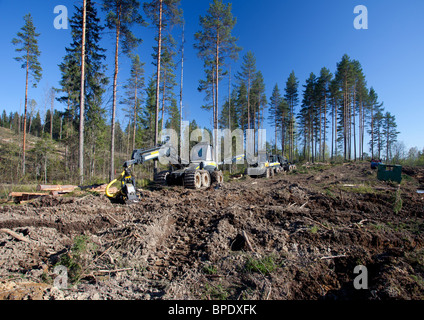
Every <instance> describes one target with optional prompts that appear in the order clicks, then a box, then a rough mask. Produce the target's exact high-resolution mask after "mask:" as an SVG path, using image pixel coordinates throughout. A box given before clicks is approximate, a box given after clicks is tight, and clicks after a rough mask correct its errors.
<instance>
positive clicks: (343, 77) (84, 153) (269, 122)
mask: <svg viewBox="0 0 424 320" xmlns="http://www.w3.org/2000/svg"><path fill="white" fill-rule="evenodd" d="M99 11H103V12H104V13H105V17H106V18H105V19H104V21H103V20H102V19H101V18H100V14H99ZM236 23H237V19H236V18H235V17H233V15H232V5H231V3H227V4H225V3H223V1H222V0H213V1H211V3H210V5H209V9H208V10H207V12H205V14H204V15H203V16H201V17H200V18H199V31H198V32H196V33H195V34H194V35H185V34H184V13H183V11H182V9H181V3H180V0H151V1H150V2H144V3H140V2H139V1H137V0H103V1H100V2H99V3H94V1H92V0H84V1H83V3H82V4H81V5H80V6H75V14H74V15H73V16H72V17H71V18H70V21H69V25H70V28H71V34H72V41H71V43H70V44H69V46H67V47H66V48H65V55H64V57H63V60H62V61H61V62H60V63H59V64H58V68H59V70H60V72H61V80H60V83H59V84H58V86H57V87H52V88H49V89H48V90H46V89H45V99H44V100H43V101H39V102H37V101H35V100H33V99H30V98H28V97H29V96H31V95H30V94H28V89H29V90H34V89H33V88H29V84H32V86H33V87H37V84H38V83H39V81H40V79H41V77H42V74H43V70H42V66H41V65H40V63H39V62H38V58H39V56H40V54H41V53H40V51H39V48H38V38H39V37H40V34H38V33H37V32H36V26H35V25H34V23H33V19H32V16H31V14H27V15H26V16H25V17H24V26H23V27H22V29H21V30H20V31H19V32H18V33H17V35H16V38H14V39H13V40H12V43H13V44H14V45H15V46H16V53H17V57H16V58H15V60H17V61H18V62H19V63H20V64H21V67H22V69H24V70H25V71H26V83H25V88H26V90H25V99H24V111H23V113H18V112H10V114H7V113H6V111H3V113H2V115H1V119H0V125H1V126H3V127H6V128H10V129H12V130H13V131H14V132H15V134H20V135H22V137H23V138H22V144H21V145H20V146H13V147H9V149H7V148H6V147H4V146H2V149H1V150H2V154H1V155H0V156H1V157H2V158H3V159H7V157H6V156H5V153H6V152H8V153H9V154H13V155H14V156H15V157H16V159H17V161H18V163H17V164H15V165H14V166H10V167H11V168H8V167H7V165H6V164H5V162H4V161H2V162H3V167H4V169H7V170H12V171H11V172H9V171H8V172H9V174H8V177H10V179H12V180H14V181H15V180H19V179H26V180H34V179H44V180H48V179H50V180H51V179H56V180H60V179H63V180H68V181H69V180H72V179H73V180H75V181H79V182H80V183H81V184H82V183H84V179H85V181H93V180H108V179H111V178H113V177H115V175H116V173H117V170H118V171H119V169H120V166H121V165H122V163H123V161H125V160H127V158H128V157H129V156H130V154H131V152H132V150H133V149H135V148H147V147H151V146H153V145H157V144H158V143H160V141H159V139H160V136H159V133H160V132H161V130H162V129H164V128H172V129H174V130H175V131H176V132H178V133H179V132H180V126H181V123H182V109H183V105H184V103H183V79H184V50H185V48H184V47H185V41H184V39H185V38H186V37H188V36H190V37H192V36H194V40H195V43H194V50H196V52H197V54H198V57H199V59H201V60H202V61H203V63H204V78H203V79H200V80H199V86H198V90H199V91H200V92H202V93H204V96H205V103H204V105H203V106H202V108H204V109H206V110H210V111H211V112H212V118H211V120H212V121H211V123H212V127H211V128H205V129H207V130H209V132H212V131H211V129H214V128H215V129H217V128H229V129H230V130H234V129H239V128H240V129H243V130H246V129H256V130H257V129H261V128H264V127H265V126H271V128H272V129H273V132H272V133H270V132H269V131H268V133H267V137H268V138H270V137H271V140H269V142H268V143H267V146H268V149H269V151H270V152H273V153H280V154H284V155H285V156H286V157H287V158H288V159H289V160H290V161H292V162H298V161H310V162H314V161H328V160H331V161H336V160H337V161H343V160H361V159H362V160H363V159H365V158H367V157H377V158H384V159H385V160H386V161H389V162H393V161H401V160H402V159H406V158H409V159H412V156H411V157H409V155H408V154H407V153H408V151H407V150H405V146H404V145H402V143H400V142H398V141H397V137H398V134H399V132H398V131H397V125H396V118H395V115H393V114H392V113H391V112H390V111H389V110H386V109H385V106H384V105H383V103H382V102H381V100H380V98H379V97H378V94H377V92H376V91H375V90H374V89H373V87H372V86H370V87H369V86H368V84H367V81H366V76H365V72H364V70H363V69H362V66H361V64H360V62H359V61H357V60H354V59H352V58H350V57H349V56H348V55H344V56H343V57H342V58H341V60H340V61H339V62H337V63H336V68H335V69H334V70H333V71H331V70H329V69H327V68H326V67H323V68H322V69H320V70H319V72H318V73H317V74H315V73H311V74H310V75H309V77H308V78H307V80H306V82H305V83H304V84H300V83H299V80H298V78H297V76H296V74H295V71H293V72H292V73H291V74H290V75H288V76H286V81H285V82H283V83H281V84H279V83H277V84H274V86H273V90H272V94H271V96H269V97H267V96H266V87H265V82H266V79H264V76H263V74H262V72H261V71H260V70H258V68H257V66H256V58H255V54H254V52H252V51H247V52H246V53H245V54H244V55H243V56H242V60H241V64H240V68H239V70H234V69H232V68H231V65H234V62H235V61H237V60H238V58H239V54H240V52H241V50H242V48H240V47H239V46H238V45H237V40H238V39H237V37H236V36H235V35H233V34H232V32H233V28H234V26H235V25H236ZM148 25H150V27H153V28H154V30H156V36H155V42H156V43H157V46H155V47H154V48H153V52H154V53H153V54H152V57H151V60H150V61H141V60H140V56H139V55H138V54H137V50H138V49H139V47H140V45H141V42H142V39H139V38H137V37H136V36H135V34H134V33H133V31H134V30H136V29H137V28H145V27H147V26H148ZM105 30H107V31H109V32H112V33H113V35H114V36H113V37H112V38H111V39H112V40H111V41H113V43H112V44H113V47H114V50H113V51H106V49H105V48H102V47H101V45H100V43H101V40H102V35H103V34H104V31H105ZM41 51H42V50H41ZM109 54H110V55H113V56H114V65H113V66H108V65H106V56H107V55H109ZM123 56H124V57H126V58H127V59H129V61H131V66H130V77H129V78H128V79H127V80H126V81H125V83H122V84H118V81H117V79H118V73H119V71H120V68H119V63H120V62H119V59H121V58H122V57H123ZM145 63H153V64H154V66H155V68H156V70H155V72H154V73H153V74H151V75H146V74H145V71H144V65H145ZM110 69H112V70H113V77H112V78H108V77H107V76H106V70H110ZM177 79H178V80H179V81H178V80H177ZM224 79H225V80H226V82H228V87H227V86H224V85H222V81H223V80H224ZM282 79H284V77H283V76H282ZM22 85H24V84H22ZM118 85H119V86H120V87H121V88H123V89H120V92H121V94H118V90H117V87H118ZM108 88H112V93H110V92H108ZM110 95H112V97H110ZM55 101H58V102H60V103H61V104H62V106H63V108H62V109H63V111H59V110H56V109H55V108H54V102H55ZM222 101H224V103H222ZM106 105H109V106H110V105H111V112H109V111H107V109H106ZM118 108H120V109H121V110H124V112H125V115H126V117H125V119H126V120H125V123H120V122H119V121H118V120H117V119H116V110H117V109H118ZM108 110H109V109H108ZM197 127H198V126H197V124H196V122H195V120H193V121H192V122H191V123H190V130H194V129H196V128H197ZM27 134H31V135H34V136H37V137H40V138H42V139H40V140H39V141H40V142H39V143H37V145H35V146H32V147H31V148H30V150H27V146H26V139H27V137H26V135H27ZM214 138H216V139H218V137H214ZM217 141H218V140H216V142H217ZM256 143H257V142H256ZM57 145H59V146H60V147H61V150H62V151H61V152H58V151H57V148H56V147H57ZM55 148H56V149H55ZM54 150H56V151H54ZM409 153H411V150H410V151H409ZM423 153H424V151H423V152H419V151H418V150H417V152H415V154H414V157H415V158H416V159H414V161H420V159H421V158H423ZM28 157H29V158H28ZM26 159H27V161H26ZM40 160H42V161H40ZM28 161H29V162H28ZM6 167H7V168H6ZM12 167H13V168H12ZM151 169H152V170H153V168H151ZM118 173H119V172H118ZM70 177H72V178H70Z"/></svg>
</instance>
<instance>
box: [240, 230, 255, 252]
mask: <svg viewBox="0 0 424 320" xmlns="http://www.w3.org/2000/svg"><path fill="white" fill-rule="evenodd" d="M242 234H243V238H244V240H245V241H246V243H247V246H248V247H249V249H250V251H253V252H254V251H255V250H253V247H252V244H251V243H250V240H249V237H248V236H247V234H246V232H245V231H244V230H243V232H242Z"/></svg>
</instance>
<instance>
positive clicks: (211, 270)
mask: <svg viewBox="0 0 424 320" xmlns="http://www.w3.org/2000/svg"><path fill="white" fill-rule="evenodd" d="M203 272H204V273H206V274H209V275H214V274H217V273H218V269H217V268H216V266H214V265H212V264H206V265H204V266H203Z"/></svg>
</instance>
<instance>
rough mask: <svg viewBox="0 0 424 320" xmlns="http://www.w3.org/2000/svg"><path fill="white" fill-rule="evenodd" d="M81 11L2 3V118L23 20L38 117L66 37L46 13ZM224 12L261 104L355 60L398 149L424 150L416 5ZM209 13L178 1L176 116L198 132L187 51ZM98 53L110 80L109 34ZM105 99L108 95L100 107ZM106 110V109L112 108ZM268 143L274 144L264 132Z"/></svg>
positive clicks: (347, 2)
mask: <svg viewBox="0 0 424 320" xmlns="http://www.w3.org/2000/svg"><path fill="white" fill-rule="evenodd" d="M98 2H100V1H98ZM81 3H82V1H81V0H80V1H69V0H38V1H33V0H20V1H12V0H0V30H1V32H0V44H1V50H0V70H1V72H0V83H1V85H0V111H1V110H3V109H5V110H6V111H7V112H8V113H9V112H10V111H19V110H20V104H21V103H22V107H21V112H23V100H24V89H25V72H24V70H23V69H20V66H19V63H17V62H16V61H14V60H13V57H14V56H16V54H15V51H14V50H15V47H14V46H13V45H12V44H11V40H12V38H13V37H15V36H16V33H17V32H18V31H19V29H20V28H21V27H22V25H23V16H24V15H25V14H26V13H28V12H31V14H32V16H33V18H34V23H35V26H36V28H37V31H38V32H39V33H41V36H40V38H39V48H40V51H41V53H42V54H41V57H40V62H41V65H42V67H43V79H42V81H41V82H40V83H39V85H38V87H37V88H36V89H33V88H30V89H29V98H32V99H35V100H36V101H37V103H38V107H39V108H40V110H41V111H43V109H44V105H43V101H44V99H45V98H44V97H45V91H46V90H47V89H48V88H49V87H51V86H58V81H59V80H60V72H59V69H58V64H60V63H61V61H62V58H63V56H64V55H65V47H66V46H68V45H69V43H70V41H71V35H70V33H71V31H70V29H68V30H56V29H55V28H54V26H53V21H54V18H55V17H56V15H55V14H54V13H53V10H54V7H55V6H57V5H65V6H66V7H67V8H68V11H69V12H68V14H69V17H71V16H72V14H73V13H74V11H75V10H74V8H73V6H74V4H77V5H81ZM232 3H233V14H234V16H236V17H237V25H236V27H235V29H234V31H233V35H235V36H236V37H238V38H239V40H238V45H239V46H241V47H242V48H243V51H242V52H241V53H240V58H239V60H238V61H237V62H232V63H231V64H232V70H233V72H235V71H237V70H238V69H239V66H240V62H241V57H242V56H243V55H244V54H245V53H246V52H247V51H248V50H251V51H252V52H253V53H254V54H255V56H256V60H257V69H258V70H261V71H262V73H263V75H264V79H265V83H266V90H267V97H269V96H270V95H271V92H272V89H273V87H274V85H275V84H278V85H279V87H280V89H283V88H284V86H285V81H286V79H287V77H288V76H289V74H290V72H291V71H292V70H294V71H295V73H296V76H297V77H298V79H299V81H300V90H302V89H303V88H302V85H303V84H304V83H305V80H306V78H307V77H308V76H309V74H310V73H311V72H314V73H315V74H319V71H320V69H321V68H322V67H327V68H329V69H330V70H331V71H332V72H334V71H335V69H336V64H337V62H339V61H340V60H341V57H342V56H343V55H344V54H345V53H347V54H348V55H349V56H350V57H351V58H353V59H356V60H359V61H360V63H361V64H362V67H363V69H364V72H365V75H366V78H367V83H368V86H369V87H370V86H373V87H374V88H375V90H376V92H377V93H378V95H379V98H380V100H381V101H383V102H384V106H385V108H386V110H387V111H390V112H391V113H392V114H394V115H395V116H396V119H397V123H398V130H399V131H401V134H400V136H399V140H400V141H403V142H404V143H405V144H406V146H407V147H408V148H409V147H413V146H417V147H418V148H419V149H423V148H424V140H423V139H422V138H423V133H422V131H423V130H422V126H423V119H424V105H423V104H424V102H423V101H424V100H423V99H422V92H424V90H423V84H424V83H423V80H422V75H423V74H424V59H423V57H424V41H423V36H424V19H423V18H422V17H423V16H422V12H424V1H422V0H405V1H402V2H400V1H395V0H342V1H341V0H320V1H317V0H263V1H257V0H234V1H232ZM357 5H365V6H366V7H367V8H368V30H356V29H355V28H354V26H353V21H354V19H355V17H356V15H355V14H354V13H353V10H354V7H355V6H357ZM208 6H209V1H208V0H182V8H183V10H184V18H185V20H186V57H185V70H184V105H185V112H184V114H183V115H184V118H185V120H189V121H190V120H193V119H195V120H196V121H197V122H198V123H199V124H200V125H202V126H209V125H210V122H211V113H210V112H206V111H203V110H201V109H200V106H201V105H202V103H203V98H204V96H203V94H201V93H199V92H198V91H197V87H198V81H199V79H202V78H203V76H204V75H203V70H202V66H203V63H202V61H201V60H200V59H198V58H197V53H196V51H195V50H194V49H193V43H194V37H193V35H194V33H195V32H196V31H198V30H199V16H200V15H204V14H205V12H206V10H207V9H208ZM99 12H101V11H100V10H99ZM101 16H102V17H104V14H103V13H101ZM176 31H177V30H176ZM136 34H137V35H138V36H140V37H141V38H143V43H142V45H141V46H140V48H139V50H138V53H139V54H140V56H141V59H142V60H143V61H144V62H145V63H146V66H145V71H146V78H149V77H150V76H151V75H152V74H153V72H154V67H153V65H152V64H151V62H152V58H151V53H152V49H151V48H152V46H153V45H154V41H153V38H154V30H153V29H151V28H149V27H148V28H139V29H138V30H136ZM102 45H103V47H104V48H106V49H107V50H108V51H107V56H108V58H107V63H108V76H110V77H111V78H112V76H113V54H114V51H113V45H114V43H113V37H112V35H111V34H110V33H109V32H107V31H105V32H104V35H103V39H102ZM128 74H129V60H128V59H127V58H126V57H125V56H123V55H122V56H121V57H120V74H119V78H118V81H119V83H120V84H123V83H124V82H125V80H126V79H127V78H128ZM177 74H178V75H179V71H178V72H177ZM177 78H178V79H179V76H178V77H177ZM220 92H221V94H220V98H221V100H222V101H224V99H226V98H227V95H228V80H227V79H224V80H223V81H222V82H221V84H220ZM110 97H111V89H109V91H108V92H107V94H106V96H105V100H109V99H110ZM55 107H56V108H57V109H63V107H64V106H62V105H60V104H59V103H57V102H56V105H55ZM106 107H107V108H108V109H110V104H108V105H107V106H106ZM123 114H124V113H123V111H122V106H120V110H118V117H119V118H120V119H122V121H123V122H124V121H126V120H123ZM124 124H125V123H124ZM268 136H269V137H272V136H273V133H272V131H269V133H268Z"/></svg>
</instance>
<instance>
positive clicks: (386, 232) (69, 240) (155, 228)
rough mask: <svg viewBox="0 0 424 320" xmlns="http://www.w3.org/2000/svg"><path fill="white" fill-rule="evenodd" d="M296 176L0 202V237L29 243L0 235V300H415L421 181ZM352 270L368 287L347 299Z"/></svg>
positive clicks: (421, 265)
mask: <svg viewBox="0 0 424 320" xmlns="http://www.w3.org/2000/svg"><path fill="white" fill-rule="evenodd" d="M298 169H299V170H298V172H295V173H292V174H288V175H278V176H275V177H273V178H271V179H269V180H266V179H251V178H249V177H247V178H243V179H239V180H232V181H230V182H227V183H224V184H223V185H219V186H212V187H211V188H209V189H208V190H203V191H191V190H185V189H184V188H182V187H172V188H169V187H164V188H157V189H150V190H143V198H142V201H141V202H140V203H138V204H134V205H130V206H126V205H119V204H112V203H111V202H110V201H109V200H108V199H107V198H106V197H104V196H103V195H99V196H93V195H82V196H78V197H46V198H41V199H37V200H34V201H32V202H31V203H26V204H24V205H3V206H1V207H0V229H8V230H12V231H14V232H16V233H17V234H18V235H20V236H21V237H24V238H25V239H26V240H27V241H21V240H19V239H17V238H15V237H13V236H11V235H10V234H8V233H5V232H0V299H45V300H46V299H61V300H63V299H65V300H67V299H73V300H74V299H84V300H85V299H273V300H280V299H283V300H284V299H288V300H299V299H312V300H318V299H375V300H380V299H381V300H389V299H423V298H424V280H423V279H424V248H423V244H424V237H423V230H424V199H423V197H424V195H422V194H417V192H416V190H417V188H419V187H420V185H423V184H424V181H423V177H424V170H423V169H417V168H404V173H405V175H404V180H403V182H402V184H401V186H400V191H398V192H397V186H395V185H393V184H391V183H385V182H380V181H377V179H376V172H375V171H372V170H371V169H370V168H369V164H366V163H361V164H345V165H338V166H329V165H318V166H313V167H310V168H308V167H300V168H298ZM396 195H397V196H396ZM400 201H401V203H400ZM57 265H64V266H66V267H67V270H68V289H66V290H62V289H58V288H57V285H56V284H57V282H56V281H58V280H59V278H58V275H57V272H55V267H56V266H57ZM358 265H363V266H366V267H367V270H368V289H367V290H355V288H354V285H353V282H354V279H355V277H357V276H358V274H355V273H354V269H355V267H356V266H358ZM55 285H56V286H55Z"/></svg>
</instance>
